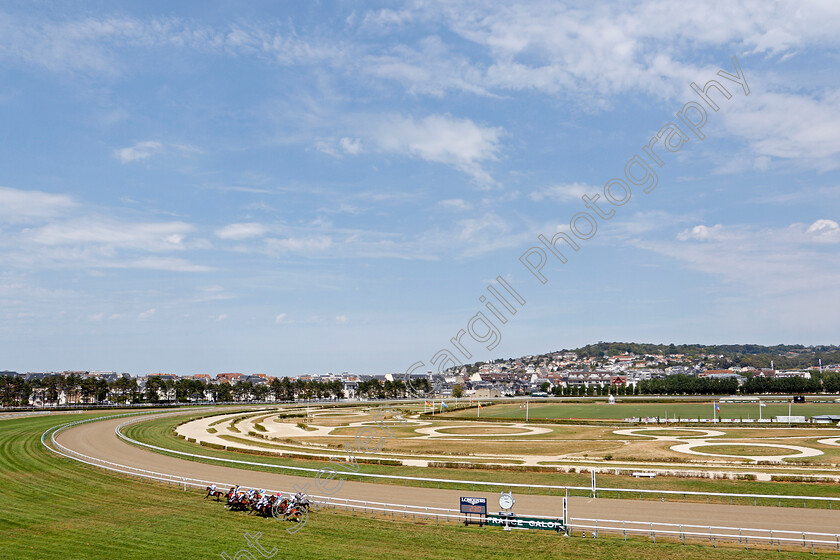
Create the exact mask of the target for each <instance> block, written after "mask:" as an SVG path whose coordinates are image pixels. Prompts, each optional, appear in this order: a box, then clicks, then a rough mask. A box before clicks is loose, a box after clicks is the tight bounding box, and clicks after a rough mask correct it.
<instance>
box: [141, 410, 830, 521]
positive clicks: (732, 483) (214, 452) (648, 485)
mask: <svg viewBox="0 0 840 560" xmlns="http://www.w3.org/2000/svg"><path fill="white" fill-rule="evenodd" d="M186 420H187V418H186V417H184V416H181V417H179V418H158V419H154V420H149V421H145V422H139V423H137V424H133V425H131V426H129V427H128V428H127V429H126V430H125V431H124V433H125V434H126V435H128V436H129V437H132V438H134V439H136V440H138V441H141V442H144V443H148V444H151V445H156V446H159V447H164V448H166V449H172V450H175V451H182V452H186V453H200V454H201V455H205V456H208V457H218V458H224V459H234V460H239V461H249V462H253V463H257V464H264V465H265V467H264V470H266V471H269V472H283V471H282V470H280V469H276V468H272V467H271V465H279V466H293V467H306V468H312V469H316V470H317V469H321V468H323V466H324V462H323V461H311V460H302V459H288V458H282V457H277V456H276V455H273V454H269V453H266V455H265V456H262V455H259V452H258V451H256V452H251V453H248V454H245V453H241V452H236V451H224V450H219V449H212V448H208V447H202V446H198V445H196V444H194V443H189V442H187V441H185V440H182V439H179V438H178V437H176V436H174V435H173V426H174V425H175V424H176V423H180V422H183V421H186ZM181 458H185V457H181ZM605 466H607V465H605ZM253 468H257V469H262V467H259V466H257V467H253ZM507 468H508V469H510V470H482V469H470V470H467V469H460V468H434V467H425V468H424V467H406V466H399V467H393V466H387V465H364V464H360V465H359V470H360V472H363V473H374V474H389V475H398V476H412V477H425V478H442V479H450V480H464V481H469V482H470V483H467V482H464V483H460V484H449V483H440V484H438V483H431V484H432V485H433V486H434V487H440V488H458V489H472V488H473V485H472V484H471V482H473V481H475V482H478V485H477V486H475V488H476V489H478V490H481V489H488V487H484V488H482V487H481V485H480V483H481V482H502V483H505V482H507V483H519V484H545V485H557V486H582V487H589V486H590V475H589V474H588V472H587V473H560V472H556V471H554V470H552V469H550V468H530V467H517V466H511V467H507ZM286 474H293V473H288V471H287V473H286ZM311 475H312V473H309V476H311ZM354 480H355V479H354ZM365 480H367V481H369V480H370V479H365ZM384 483H385V484H387V483H388V482H387V481H385V482H384ZM405 484H408V485H413V486H420V485H421V484H424V485H426V486H428V485H429V484H430V483H428V482H426V483H417V482H413V481H409V482H406V483H405ZM598 485H599V486H600V487H604V488H622V489H628V490H630V489H649V490H656V491H663V490H673V491H678V492H703V493H710V492H716V493H735V494H765V495H770V496H784V495H804V496H829V497H838V495H840V492H839V491H838V485H837V484H825V483H807V484H806V483H801V482H798V481H797V482H780V481H775V482H760V481H750V480H708V479H681V478H672V477H657V478H655V479H636V478H631V477H629V476H616V475H609V474H599V475H598ZM494 490H495V489H494ZM555 492H556V491H555ZM534 493H548V491H547V490H534ZM587 494H588V493H587V492H585V491H582V492H574V493H570V495H587ZM599 496H601V497H605V498H607V497H623V498H628V497H631V496H632V497H635V498H637V499H638V497H639V496H638V494H637V495H635V496H634V495H632V493H631V492H622V494H621V496H619V493H618V492H609V493H608V492H599ZM662 497H663V496H661V495H659V494H643V495H642V496H641V499H655V500H660V499H662ZM665 498H666V499H669V498H668V497H667V496H666V497H665ZM670 499H673V500H679V501H683V496H681V495H680V496H674V497H672V498H670ZM686 499H687V500H688V501H691V500H692V499H694V500H697V501H701V502H707V501H711V502H712V503H715V502H720V503H733V504H752V505H779V503H780V502H779V500H778V499H775V498H765V499H758V500H752V499H748V498H735V499H733V500H731V502H730V499H729V498H716V497H708V496H700V497H694V498H692V497H691V496H689V497H687V498H686ZM781 505H789V506H796V507H802V505H803V504H802V502H794V501H792V500H783V501H781ZM812 506H813V507H825V508H828V507H829V506H828V505H817V504H808V507H812Z"/></svg>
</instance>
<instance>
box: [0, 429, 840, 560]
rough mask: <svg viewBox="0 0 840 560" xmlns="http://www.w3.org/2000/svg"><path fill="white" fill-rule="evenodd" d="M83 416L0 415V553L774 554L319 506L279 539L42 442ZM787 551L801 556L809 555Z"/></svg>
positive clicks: (250, 522) (720, 558)
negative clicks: (250, 549)
mask: <svg viewBox="0 0 840 560" xmlns="http://www.w3.org/2000/svg"><path fill="white" fill-rule="evenodd" d="M96 415H97V416H101V415H102V414H101V413H98V414H96ZM85 416H91V415H87V414H86V415H73V416H72V418H70V417H68V416H66V415H63V416H52V417H50V416H46V417H33V418H25V419H18V420H4V421H0V491H2V494H1V495H2V502H3V504H2V505H3V507H2V508H0V559H2V560H6V559H9V560H11V559H19V558H32V559H37V560H65V559H66V560H77V559H94V560H95V559H103V560H114V559H115V558H119V559H120V560H124V559H125V560H133V559H138V560H139V559H143V560H146V559H150V558H154V559H161V560H166V559H179V560H180V559H183V558H218V557H219V555H220V554H221V553H222V552H226V553H227V554H228V555H229V556H230V557H231V558H233V557H234V556H235V554H236V552H237V551H239V550H242V549H245V548H246V541H245V538H244V534H245V533H246V532H249V533H251V534H255V533H257V532H260V533H262V536H261V537H260V541H259V542H260V544H262V545H263V546H264V547H265V548H266V549H267V550H268V551H271V550H272V549H273V548H275V547H276V548H277V549H278V550H279V551H280V552H281V555H282V556H277V558H281V557H287V556H293V557H296V558H302V559H313V560H320V559H325V560H326V559H330V560H358V559H359V558H364V559H365V560H368V559H370V560H380V559H381V560H385V559H387V560H403V559H405V560H415V559H417V558H423V559H451V558H459V559H467V560H473V559H474V560H496V559H499V560H501V559H505V560H506V559H508V558H510V557H511V556H512V555H515V556H517V557H523V558H537V559H542V558H570V559H571V558H574V559H583V560H606V559H610V560H612V559H615V558H647V559H651V560H660V559H661V560H665V559H668V560H683V559H686V560H687V559H692V558H700V557H703V558H704V559H706V560H729V559H732V560H741V559H757V560H763V559H765V558H766V559H771V558H772V559H777V558H779V553H778V552H774V551H757V550H750V551H746V550H743V549H742V548H740V547H738V546H737V545H736V544H732V545H728V546H720V543H719V548H717V549H714V548H711V547H709V546H707V545H701V544H692V543H690V542H689V544H688V545H687V546H683V545H681V544H677V543H673V542H670V543H668V542H662V541H661V540H660V543H658V544H653V543H650V542H649V541H648V539H647V538H646V537H639V538H631V539H629V540H628V541H627V542H624V541H623V540H622V539H621V538H618V537H612V538H601V539H598V540H594V539H580V538H575V537H573V538H562V537H559V536H557V535H556V534H553V533H550V532H547V531H546V532H526V531H513V532H504V531H501V530H499V529H479V528H474V527H473V528H469V529H466V528H462V527H457V526H455V525H454V524H452V525H441V526H440V527H438V526H436V525H435V522H434V520H429V521H425V522H422V524H421V523H417V524H413V523H411V522H408V521H401V520H397V521H390V520H383V519H370V518H368V517H363V516H360V515H359V514H356V515H355V516H351V515H348V514H333V513H328V512H321V513H313V514H312V515H311V516H310V518H309V520H308V522H307V524H306V525H305V526H304V527H303V528H302V529H301V530H300V531H299V532H298V533H295V534H289V533H287V532H286V529H287V528H290V527H292V525H291V524H289V523H282V522H278V521H274V520H266V519H261V518H256V517H253V516H247V515H244V514H241V513H230V512H226V511H225V510H224V508H223V507H222V505H221V504H219V503H216V502H214V501H211V500H203V499H202V498H201V495H200V494H198V493H195V492H184V491H183V490H176V489H170V488H168V487H166V486H157V485H152V484H149V483H140V482H138V481H136V480H133V479H124V478H119V477H117V476H114V475H111V474H108V473H103V472H101V471H97V470H92V469H87V468H83V467H82V466H80V465H79V464H78V463H75V462H70V461H65V460H62V459H59V458H57V457H54V456H53V455H51V454H49V453H48V452H47V451H46V450H44V449H43V447H42V446H41V443H40V435H41V433H42V432H43V431H44V430H46V429H48V428H49V427H51V426H54V425H58V424H61V423H64V422H67V421H69V420H76V419H80V418H84V417H85ZM421 551H422V552H421ZM788 554H789V555H790V557H802V558H806V557H810V550H809V551H807V552H804V551H802V552H800V551H796V552H790V553H788ZM255 556H256V557H258V558H259V557H260V556H259V555H258V554H257V553H255ZM824 557H826V558H828V557H834V558H837V557H838V556H837V555H834V554H831V553H826V554H824Z"/></svg>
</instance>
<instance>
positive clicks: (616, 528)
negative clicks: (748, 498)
mask: <svg viewBox="0 0 840 560" xmlns="http://www.w3.org/2000/svg"><path fill="white" fill-rule="evenodd" d="M136 414H137V413H134V414H123V415H118V416H134V415H136ZM114 417H115V416H109V417H106V418H114ZM102 419H103V418H102V417H99V418H93V419H88V420H80V421H76V422H68V423H66V424H62V425H60V426H56V427H53V428H50V429H49V430H47V431H45V432H44V433H43V434H42V435H41V443H42V445H43V446H44V447H45V448H46V449H48V450H49V451H51V452H52V453H54V454H56V455H58V456H61V457H64V458H66V459H69V460H73V461H77V462H80V463H83V464H85V465H89V466H91V467H95V468H99V469H103V470H106V471H110V472H113V473H117V474H125V475H127V476H134V477H138V478H141V479H147V480H151V481H157V482H158V483H160V484H163V483H166V484H168V485H169V486H175V487H177V488H183V489H184V491H187V490H189V489H197V490H199V491H203V490H204V489H205V488H206V487H207V486H210V485H211V484H216V485H220V486H222V487H227V486H231V487H232V486H234V485H233V484H231V483H230V482H223V481H210V480H201V479H195V478H188V477H181V476H175V475H170V474H166V473H159V472H155V471H149V470H145V469H139V468H137V467H132V466H130V465H121V464H118V463H113V462H111V461H105V460H103V459H99V458H96V457H90V456H88V455H84V454H82V453H79V452H77V451H74V450H72V449H69V448H67V447H65V446H63V445H61V444H60V443H58V442H57V441H56V438H55V436H56V434H58V433H59V432H60V431H62V430H65V429H67V428H71V427H73V426H77V425H79V424H85V423H88V422H94V421H98V420H102ZM122 425H123V424H120V426H122ZM48 436H49V437H48ZM48 440H49V441H48ZM457 482H463V481H457ZM482 484H483V483H482ZM269 492H272V493H276V492H282V490H277V489H270V490H269ZM634 492H637V490H634ZM287 493H289V492H288V491H287ZM309 497H310V498H311V500H312V502H313V510H315V511H320V510H325V509H329V508H332V509H333V511H337V510H338V509H342V510H345V511H350V512H351V513H352V514H354V515H355V514H356V513H360V514H362V515H367V514H370V515H372V516H375V515H379V516H384V517H388V516H389V515H390V517H391V519H396V518H397V517H399V516H402V518H403V519H408V518H411V519H412V521H416V520H417V519H418V518H423V519H424V520H427V521H429V520H431V519H432V518H434V519H435V523H440V522H450V523H452V522H457V523H459V524H460V523H461V521H462V520H464V514H462V513H460V512H459V511H458V510H456V509H448V508H437V507H426V506H415V505H408V504H394V503H387V502H375V501H366V500H353V499H348V498H336V497H333V496H318V495H310V496H309ZM527 517H530V518H538V519H547V520H554V519H558V517H559V516H545V515H530V514H529V515H527ZM564 521H565V526H566V531H567V532H566V534H569V535H575V534H579V535H583V536H585V534H586V533H585V532H586V531H587V530H589V531H590V535H591V536H592V537H594V538H598V537H599V534H600V533H609V534H622V535H623V536H624V539H625V540H626V539H627V535H628V534H630V535H631V536H632V535H634V534H635V535H642V536H645V535H646V536H648V537H649V538H651V539H652V540H653V541H654V542H656V538H657V536H659V537H663V536H664V537H667V538H670V539H671V540H681V541H682V542H683V544H685V542H686V539H691V540H693V541H697V540H703V541H705V540H706V539H708V541H709V542H710V543H713V544H714V546H717V541H719V540H720V541H730V542H734V541H736V540H737V541H738V542H739V543H742V544H746V546H747V548H749V545H750V542H752V543H753V544H754V545H755V544H759V543H761V544H770V545H773V546H778V548H779V550H782V545H785V546H786V547H788V548H789V547H791V546H800V545H801V546H802V547H807V546H808V545H810V547H811V551H812V552H814V551H815V549H816V547H820V548H825V547H831V548H834V549H835V550H840V533H836V534H835V533H818V532H799V531H790V530H783V529H781V530H780V529H753V528H739V527H722V526H706V525H689V524H674V523H657V522H648V521H625V520H610V519H588V518H574V517H571V516H570V517H569V518H568V519H566V520H564Z"/></svg>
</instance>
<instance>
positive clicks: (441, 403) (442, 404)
mask: <svg viewBox="0 0 840 560" xmlns="http://www.w3.org/2000/svg"><path fill="white" fill-rule="evenodd" d="M440 407H441V408H449V405H448V404H446V403H445V402H443V401H440Z"/></svg>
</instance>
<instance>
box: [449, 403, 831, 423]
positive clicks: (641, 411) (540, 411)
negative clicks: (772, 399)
mask: <svg viewBox="0 0 840 560" xmlns="http://www.w3.org/2000/svg"><path fill="white" fill-rule="evenodd" d="M758 408H759V407H758V405H757V404H747V403H733V404H727V403H723V404H721V405H720V413H719V414H718V418H745V419H746V418H758V416H759V410H758ZM712 413H713V405H712V403H711V400H710V401H709V402H708V403H687V402H664V403H658V402H656V403H633V402H630V403H616V404H612V405H611V404H607V403H605V402H599V403H551V402H548V403H545V402H543V403H541V402H531V403H530V405H529V410H528V415H529V418H530V419H532V420H539V419H548V420H560V419H573V418H579V419H605V420H622V419H624V418H645V417H659V418H665V417H666V416H667V417H668V418H692V419H696V418H712ZM791 413H792V414H793V415H794V416H806V417H809V416H814V415H818V414H840V403H805V404H794V405H793V407H792V409H791ZM761 414H762V417H763V418H772V417H774V416H787V415H788V405H787V404H785V403H767V406H765V407H764V408H763V409H762V412H761ZM477 416H478V411H477V410H476V409H468V410H458V411H454V412H449V413H444V414H442V415H440V417H441V418H476V417H477ZM481 418H500V419H502V418H504V419H512V420H524V419H525V409H523V408H520V404H519V403H516V404H496V405H493V406H485V407H483V408H482V409H481Z"/></svg>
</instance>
